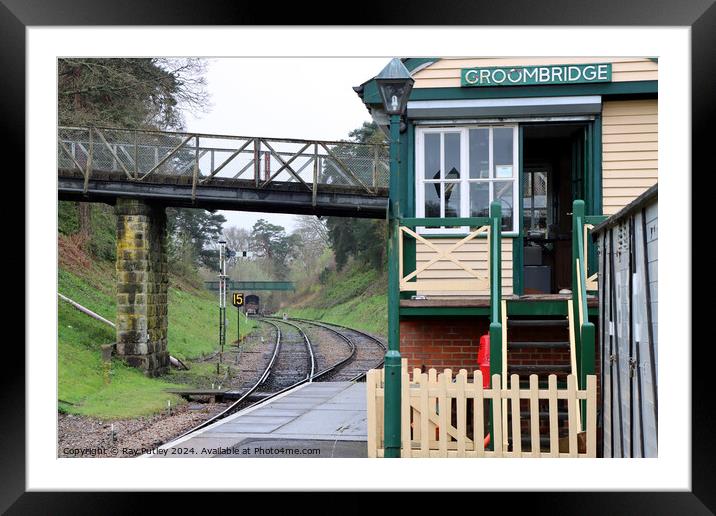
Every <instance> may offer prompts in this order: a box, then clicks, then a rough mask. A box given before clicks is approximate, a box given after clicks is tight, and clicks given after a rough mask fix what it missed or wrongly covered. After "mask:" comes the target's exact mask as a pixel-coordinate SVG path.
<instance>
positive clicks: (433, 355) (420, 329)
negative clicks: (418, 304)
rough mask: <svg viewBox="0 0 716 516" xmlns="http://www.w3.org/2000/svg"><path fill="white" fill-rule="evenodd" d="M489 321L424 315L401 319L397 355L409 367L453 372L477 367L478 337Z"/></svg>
mask: <svg viewBox="0 0 716 516" xmlns="http://www.w3.org/2000/svg"><path fill="white" fill-rule="evenodd" d="M488 329H489V321H488V320H487V318H484V317H483V318H477V317H424V318H414V319H413V318H411V319H403V320H401V321H400V355H401V357H403V358H407V359H408V367H409V368H410V369H411V370H412V369H413V368H414V367H419V368H424V369H425V370H427V369H429V368H431V367H434V368H435V369H438V370H442V369H446V368H450V369H452V370H453V371H457V370H458V369H467V370H468V372H472V371H473V370H475V369H477V368H478V364H477V351H478V346H479V344H480V336H481V335H483V334H485V333H487V332H488Z"/></svg>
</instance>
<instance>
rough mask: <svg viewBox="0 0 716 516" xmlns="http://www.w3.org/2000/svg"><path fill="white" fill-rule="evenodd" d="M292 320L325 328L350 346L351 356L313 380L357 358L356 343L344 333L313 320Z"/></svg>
mask: <svg viewBox="0 0 716 516" xmlns="http://www.w3.org/2000/svg"><path fill="white" fill-rule="evenodd" d="M266 319H274V320H280V321H281V322H285V323H287V324H291V323H288V322H287V321H284V320H283V319H279V318H275V317H266ZM290 320H291V321H300V322H302V323H306V324H311V325H313V326H320V327H322V328H325V329H327V330H329V331H332V332H333V333H335V334H336V335H338V336H339V337H340V338H341V339H343V340H345V341H346V343H347V344H348V346H349V347H350V350H351V353H350V355H348V356H347V357H346V358H342V359H341V360H339V361H338V362H336V363H335V364H333V365H330V366H328V367H326V368H325V369H323V370H322V371H320V372H318V373H316V374H314V375H313V379H314V380H317V379H318V378H321V377H323V376H325V375H327V374H328V373H331V372H334V371H335V370H336V369H338V368H340V367H341V366H343V365H344V364H346V363H347V362H348V361H349V360H351V359H352V358H354V357H355V354H356V345H355V343H354V342H353V341H352V340H351V339H350V338H349V337H347V336H346V335H344V334H343V333H341V332H339V331H337V330H335V329H334V328H330V327H328V326H325V325H323V324H321V323H319V322H316V321H311V320H307V319H295V318H290Z"/></svg>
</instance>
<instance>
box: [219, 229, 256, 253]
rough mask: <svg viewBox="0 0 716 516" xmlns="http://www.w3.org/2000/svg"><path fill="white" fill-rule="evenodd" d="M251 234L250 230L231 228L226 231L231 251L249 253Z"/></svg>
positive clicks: (225, 234)
mask: <svg viewBox="0 0 716 516" xmlns="http://www.w3.org/2000/svg"><path fill="white" fill-rule="evenodd" d="M250 237H251V234H250V233H249V230H248V229H244V228H240V227H238V226H231V227H229V228H226V229H225V230H224V239H225V240H226V245H227V247H228V248H229V249H232V250H234V251H237V252H239V251H248V250H249V240H250Z"/></svg>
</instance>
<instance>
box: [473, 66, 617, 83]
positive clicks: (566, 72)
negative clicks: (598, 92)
mask: <svg viewBox="0 0 716 516" xmlns="http://www.w3.org/2000/svg"><path fill="white" fill-rule="evenodd" d="M611 80H612V64H611V63H593V64H556V65H540V66H511V67H510V66H488V67H480V68H463V69H462V70H460V86H463V87H471V86H535V85H542V84H581V83H592V82H611Z"/></svg>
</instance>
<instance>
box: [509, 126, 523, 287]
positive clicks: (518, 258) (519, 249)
mask: <svg viewBox="0 0 716 516" xmlns="http://www.w3.org/2000/svg"><path fill="white" fill-rule="evenodd" d="M518 131H519V132H518V139H517V145H518V149H517V151H518V154H517V156H518V158H517V159H518V162H517V203H518V204H517V206H518V209H517V235H518V236H517V237H516V238H515V239H514V241H513V242H512V292H513V293H514V294H516V295H518V296H520V295H522V294H524V269H523V265H524V256H525V247H524V246H525V240H524V236H523V233H524V198H523V195H524V193H523V188H524V168H525V157H524V151H523V149H524V136H525V128H524V126H523V125H520V126H519V128H518Z"/></svg>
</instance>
